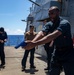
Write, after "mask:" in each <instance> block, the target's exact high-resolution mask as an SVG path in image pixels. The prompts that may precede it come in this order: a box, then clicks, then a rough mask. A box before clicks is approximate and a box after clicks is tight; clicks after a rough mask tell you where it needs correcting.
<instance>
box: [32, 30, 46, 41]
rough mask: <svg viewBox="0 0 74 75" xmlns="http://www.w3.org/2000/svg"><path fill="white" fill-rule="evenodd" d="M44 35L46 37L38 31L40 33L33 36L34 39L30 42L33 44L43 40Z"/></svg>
mask: <svg viewBox="0 0 74 75" xmlns="http://www.w3.org/2000/svg"><path fill="white" fill-rule="evenodd" d="M45 35H46V33H45V32H43V31H40V32H39V33H38V34H37V35H36V36H35V38H34V39H33V40H32V42H35V41H37V40H39V39H41V38H43V37H44V36H45Z"/></svg>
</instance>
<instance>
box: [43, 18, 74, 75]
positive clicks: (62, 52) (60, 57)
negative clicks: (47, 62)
mask: <svg viewBox="0 0 74 75" xmlns="http://www.w3.org/2000/svg"><path fill="white" fill-rule="evenodd" d="M55 30H59V31H61V33H62V35H60V36H59V37H57V38H56V39H54V45H55V49H56V50H55V52H54V56H53V57H52V61H51V68H50V70H49V75H60V69H61V67H62V66H63V69H64V72H65V75H74V49H73V41H72V38H71V26H70V24H69V22H68V21H67V20H65V19H63V18H62V17H59V18H58V19H57V21H56V22H55V23H52V22H51V21H50V22H48V23H47V24H46V25H45V27H44V28H43V30H42V31H43V32H46V33H47V34H48V33H49V32H51V33H52V32H53V31H55Z"/></svg>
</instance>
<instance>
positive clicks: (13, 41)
mask: <svg viewBox="0 0 74 75" xmlns="http://www.w3.org/2000/svg"><path fill="white" fill-rule="evenodd" d="M23 40H24V35H8V41H7V42H6V43H5V46H16V45H18V44H19V43H21V42H22V41H23Z"/></svg>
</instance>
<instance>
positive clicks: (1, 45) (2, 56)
mask: <svg viewBox="0 0 74 75" xmlns="http://www.w3.org/2000/svg"><path fill="white" fill-rule="evenodd" d="M4 39H7V33H6V32H3V33H0V40H4ZM0 59H1V65H5V53H4V43H0Z"/></svg>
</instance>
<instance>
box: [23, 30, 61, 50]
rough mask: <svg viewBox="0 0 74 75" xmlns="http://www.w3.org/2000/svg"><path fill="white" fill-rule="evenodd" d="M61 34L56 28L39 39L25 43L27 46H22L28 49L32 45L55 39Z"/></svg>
mask: <svg viewBox="0 0 74 75" xmlns="http://www.w3.org/2000/svg"><path fill="white" fill-rule="evenodd" d="M61 34H62V32H61V31H59V30H56V31H54V32H53V33H50V34H48V35H47V36H45V37H43V38H42V39H40V40H35V41H31V42H29V43H28V44H27V46H25V47H24V48H25V49H27V50H29V49H32V48H33V47H35V46H37V45H41V44H45V43H48V42H51V41H52V40H54V39H56V38H57V37H58V36H60V35H61Z"/></svg>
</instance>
